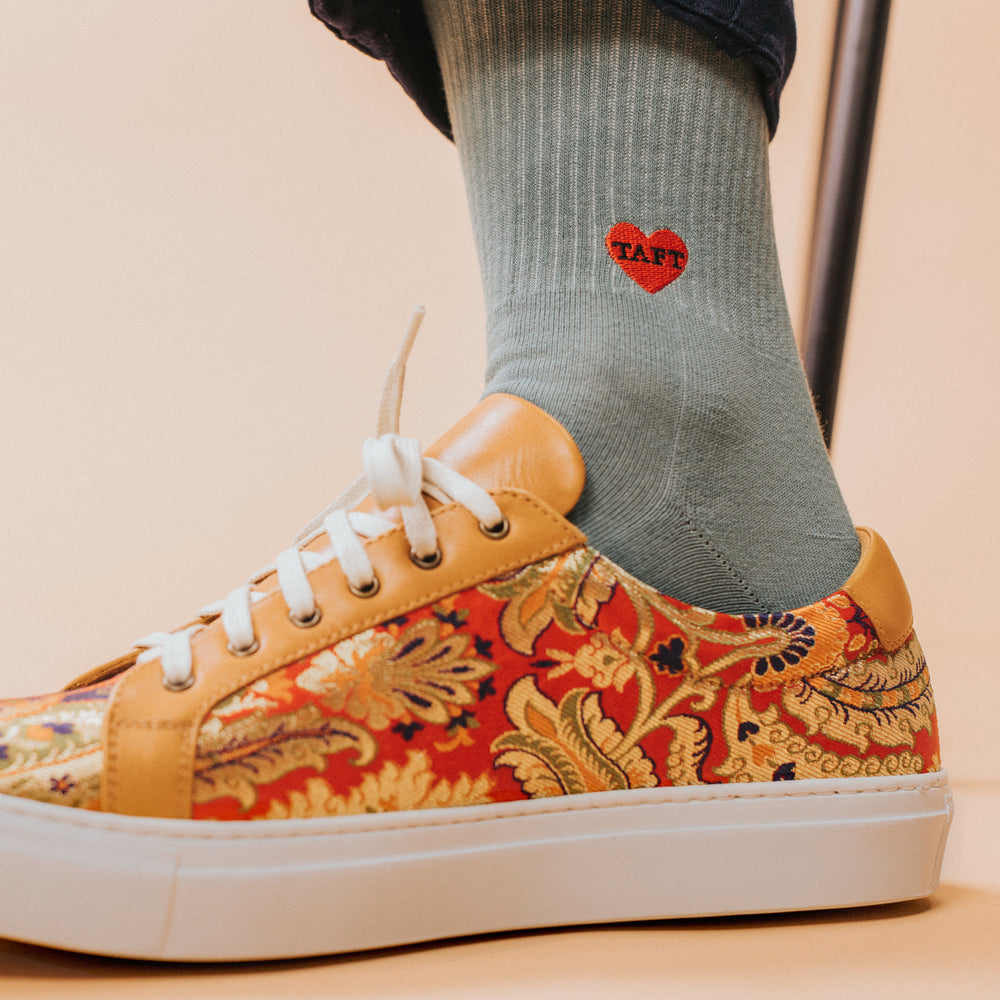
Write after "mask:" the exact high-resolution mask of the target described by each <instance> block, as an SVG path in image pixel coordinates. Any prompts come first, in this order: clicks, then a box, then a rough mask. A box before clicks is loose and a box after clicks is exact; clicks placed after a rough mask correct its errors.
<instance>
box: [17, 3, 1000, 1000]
mask: <svg viewBox="0 0 1000 1000" xmlns="http://www.w3.org/2000/svg"><path fill="white" fill-rule="evenodd" d="M834 8H835V5H834V4H833V3H832V0H826V2H823V0H800V4H799V12H798V13H799V24H800V55H799V62H798V66H797V68H796V72H795V73H794V74H793V77H792V83H791V85H790V87H789V89H788V90H787V91H786V96H785V101H784V108H783V121H782V126H781V129H780V130H779V134H778V138H777V139H776V140H775V142H774V143H773V146H772V173H773V181H774V188H775V197H776V216H777V225H778V233H779V241H780V246H781V251H782V259H783V262H784V266H785V277H786V284H787V287H788V295H789V301H790V305H791V308H792V314H793V317H798V316H799V315H801V311H802V304H803V303H802V298H803V294H802V293H803V288H802V284H803V281H802V279H803V276H804V260H805V247H806V240H807V237H808V228H809V222H810V215H811V206H812V193H813V185H814V179H815V170H816V159H817V154H818V148H819V135H820V126H821V121H822V108H823V102H824V100H825V86H826V78H827V66H828V60H829V48H830V42H831V32H832V23H833V13H834ZM998 29H1000V8H997V7H996V6H995V5H992V4H989V3H987V2H985V0H978V2H977V0H953V2H952V3H949V4H947V5H942V4H938V3H934V2H933V0H905V2H899V3H897V4H896V5H895V10H894V12H893V16H892V23H891V27H890V38H889V52H888V57H887V63H886V70H885V77H884V84H883V95H882V103H881V108H880V114H879V121H878V129H877V143H876V148H875V151H874V158H873V163H872V172H871V177H870V186H869V197H868V203H867V211H866V217H865V227H864V232H863V237H862V247H861V256H860V260H859V270H858V280H857V283H856V287H855V298H854V306H853V311H852V322H851V330H850V342H849V350H848V356H847V359H846V364H845V369H844V379H843V386H842V391H841V403H840V410H839V416H838V422H837V429H836V445H835V451H834V459H835V465H836V468H837V470H838V474H839V476H840V479H841V483H842V485H843V487H844V491H845V494H846V496H847V499H848V503H849V505H850V507H851V510H852V512H853V514H854V516H855V519H856V520H857V521H858V522H859V523H866V524H871V525H872V526H874V527H876V528H877V529H878V530H879V531H880V532H882V534H883V535H885V537H886V538H887V539H888V540H889V542H890V544H891V545H892V546H893V548H894V550H895V552H896V556H897V559H898V560H899V562H900V564H901V565H902V567H903V570H904V572H905V573H906V575H907V577H908V580H909V581H910V585H911V591H912V594H913V598H914V604H915V606H916V609H917V615H918V619H917V620H918V628H919V630H920V632H921V634H922V638H923V640H924V645H925V647H926V649H927V652H928V656H929V658H931V659H932V663H933V667H934V669H935V671H936V674H935V679H936V686H937V690H938V697H939V704H940V709H941V715H942V720H943V727H944V739H945V754H946V762H947V763H948V765H949V767H950V769H951V771H952V773H953V777H954V780H955V786H956V795H957V798H958V803H959V809H960V812H959V819H958V821H957V822H956V827H955V830H954V833H953V839H952V844H951V850H950V853H949V857H948V859H947V861H946V868H945V883H946V886H945V888H944V889H943V890H942V892H941V893H939V894H938V896H937V897H935V900H934V902H932V903H930V904H924V903H921V904H912V905H907V906H901V907H894V908H882V909H879V910H874V911H871V912H868V913H845V914H832V915H817V916H812V917H809V916H806V917H788V918H760V919H753V920H744V921H736V920H733V921H705V922H697V921H691V922H685V923H684V924H683V925H680V926H669V925H652V926H650V927H643V928H626V929H614V928H600V929H596V930H588V931H579V932H546V933H542V934H534V935H527V936H509V937H503V936H501V937H498V938H492V939H485V940H478V941H473V942H464V943H458V944H451V945H447V946H442V947H438V948H428V949H403V950H401V951H399V952H393V953H380V954H378V955H375V956H365V957H358V958H349V959H339V960H328V961H319V962H310V963H291V964H287V965H278V966H275V967H266V968H265V967H256V968H253V967H252V968H250V969H246V970H243V971H242V972H237V970H231V969H229V970H227V969H221V970H216V969H210V968H208V969H207V968H200V969H191V970H177V969H169V968H168V969H152V968H151V967H147V966H144V965H141V964H128V963H114V962H106V961H103V960H94V959H77V958H71V957H68V956H61V955H57V954H56V953H51V952H46V951H45V950H43V949H32V948H27V947H19V946H14V945H6V946H4V945H2V944H0V995H7V994H6V993H5V992H4V991H5V989H6V988H7V987H5V985H4V982H5V981H6V982H8V983H10V984H11V985H10V989H11V990H12V992H11V993H10V994H9V995H11V996H14V995H17V996H19V997H28V996H53V997H55V996H66V995H77V996H106V995H107V993H108V990H109V988H110V982H111V981H112V980H115V981H117V980H120V985H121V986H122V988H123V989H127V990H128V991H129V994H130V995H142V996H164V997H167V996H180V995H182V994H183V993H186V992H188V991H190V990H191V989H192V988H196V989H197V990H198V992H199V994H200V995H205V996H208V995H212V996H241V997H251V996H258V995H259V996H276V995H284V994H285V993H286V992H287V994H288V995H296V996H299V997H309V996H317V997H319V996H324V997H325V996H331V995H343V996H357V997H361V996H365V997H367V996H372V997H374V996H407V997H410V996H414V997H416V996H428V997H430V996H433V997H450V996H456V997H458V996H462V997H468V996H477V997H487V996H494V995H495V996H500V995H521V996H525V997H543V996H544V997H563V996H567V997H569V996H573V997H590V996H599V995H604V994H605V993H606V992H607V991H608V990H609V989H614V990H616V991H622V992H627V993H629V994H630V995H632V996H640V997H646V996H648V997H663V996H667V995H673V992H674V990H676V992H677V993H678V995H679V994H680V992H681V991H685V992H690V990H691V989H692V988H694V987H695V984H698V986H697V988H698V991H699V993H700V994H701V995H704V996H712V995H720V996H721V995H724V994H725V995H728V994H729V992H730V988H732V989H733V990H734V991H736V992H739V994H740V995H741V996H742V997H756V996H769V997H773V996H777V995H783V994H782V989H783V988H787V989H788V990H789V994H791V992H793V991H795V992H801V991H802V990H804V989H806V988H808V989H809V991H810V993H811V995H813V996H835V995H838V994H839V993H840V992H841V991H842V989H843V988H844V986H845V984H846V983H848V982H851V983H853V984H854V985H857V984H858V983H859V982H866V983H867V985H868V986H870V987H872V988H874V987H875V986H877V988H878V991H879V994H880V995H881V996H883V997H887V996H896V995H898V996H907V997H911V998H912V997H917V996H940V995H941V989H942V984H943V983H944V982H945V981H947V982H950V983H953V984H954V985H953V989H954V990H957V991H958V992H956V993H955V995H963V996H985V995H987V994H988V992H989V991H990V990H991V989H995V987H996V983H997V982H1000V965H998V962H997V959H996V953H997V947H998V945H1000V928H998V927H997V920H996V913H997V912H998V910H997V908H998V906H1000V891H998V890H1000V872H998V866H997V863H996V861H995V857H994V856H993V855H991V854H989V853H988V850H987V848H988V847H989V845H990V838H991V830H992V829H995V824H996V821H997V820H998V819H1000V792H998V789H1000V764H998V761H1000V755H998V754H997V752H996V749H995V742H994V740H995V736H994V734H995V731H996V725H995V722H994V717H993V709H994V706H995V704H996V699H997V697H998V696H1000V685H998V681H997V666H996V664H995V653H994V650H993V647H991V646H989V644H987V643H986V642H985V632H990V633H992V628H993V622H994V614H995V612H994V604H995V597H994V594H993V590H992V585H993V582H994V578H993V572H992V570H993V568H994V565H995V563H996V560H997V556H998V532H997V524H996V516H995V507H996V485H995V484H996V479H997V475H998V470H1000V460H998V454H997V447H996V430H995V428H996V426H997V423H998V418H1000V402H998V398H997V393H996V392H995V391H994V386H995V383H996V372H997V368H998V362H1000V357H998V348H997V337H996V317H997V315H998V313H1000V282H998V281H997V280H996V277H995V272H996V268H997V266H998V264H1000V243H998V240H1000V237H998V233H1000V203H998V198H997V195H996V183H997V176H998V166H1000V148H998V142H1000V138H998V137H1000V130H998V126H997V118H996V109H995V101H996V93H997V91H998V89H1000V87H998V83H1000V81H998V75H1000V69H998V64H997V62H996V60H995V58H994V53H993V51H992V47H991V45H990V41H989V40H990V39H991V38H993V37H995V34H996V32H997V30H998ZM0 94H2V95H3V99H2V103H0V331H2V333H0V337H2V345H3V346H2V353H0V414H2V426H3V427H4V433H3V435H2V436H0V468H2V469H3V470H4V474H3V476H2V477H0V525H2V531H0V553H2V559H3V561H4V567H5V572H4V573H3V574H2V576H0V628H2V630H3V636H4V656H3V658H2V660H0V682H2V689H3V690H4V691H5V692H6V693H8V694H11V695H14V694H27V693H33V692H36V691H40V690H46V689H51V688H53V687H56V686H60V685H61V684H62V683H64V682H65V681H66V680H67V679H69V677H71V676H72V675H74V674H75V673H77V672H79V671H81V670H82V669H84V668H86V667H88V666H90V665H92V664H93V663H96V662H98V661H101V660H103V659H106V658H109V657H111V656H114V655H116V654H117V653H118V652H120V651H121V650H122V649H124V648H127V647H128V646H129V645H130V644H131V642H132V641H133V640H135V639H136V638H138V637H139V636H141V635H144V634H145V633H147V632H149V631H152V630H154V629H159V628H168V627H172V626H174V625H176V624H179V623H180V622H182V621H184V620H186V619H187V618H188V617H189V615H190V613H191V612H192V611H193V610H194V609H196V608H197V607H199V606H200V605H201V604H203V603H205V602H207V601H209V600H212V599H214V598H216V597H219V596H222V595H223V594H224V593H225V592H226V591H227V590H229V589H230V588H231V587H232V586H234V585H236V584H237V583H239V582H240V581H241V580H242V579H244V578H245V577H246V576H247V575H248V574H249V573H250V572H252V571H253V570H255V569H256V568H258V567H259V566H260V565H262V564H264V563H266V562H268V561H269V560H270V559H271V558H272V557H273V555H274V554H275V553H276V552H277V551H278V550H280V549H281V548H283V547H285V546H286V545H287V544H288V543H289V542H290V540H291V539H292V538H293V537H294V535H295V533H296V532H297V530H298V528H299V527H300V526H301V524H302V523H304V522H305V521H306V520H308V518H309V517H310V516H311V515H312V514H313V513H315V511H316V510H317V509H319V508H320V507H322V506H323V505H324V504H325V503H326V502H328V500H329V499H331V498H332V496H333V495H334V494H335V493H337V492H339V490H340V488H341V487H342V485H344V484H345V483H346V481H347V480H348V479H349V478H353V476H354V475H355V473H356V471H357V468H358V457H359V448H360V443H361V440H362V439H363V438H364V437H365V436H366V435H367V434H368V433H371V432H372V430H373V428H374V419H375V408H376V404H377V395H378V392H379V389H380V387H381V383H382V377H383V373H384V370H385V368H386V366H387V364H388V362H389V360H390V358H391V356H392V354H393V353H394V351H395V348H396V344H397V342H398V339H399V337H400V335H401V333H402V330H403V328H404V326H405V323H406V320H407V317H408V314H409V311H410V308H411V307H412V305H413V304H414V303H415V302H418V301H419V302H425V303H426V305H427V306H428V311H429V315H428V319H427V321H426V323H425V326H424V332H423V334H422V336H421V339H420V341H418V345H417V348H416V351H415V356H414V359H413V361H412V364H411V366H410V373H409V382H408V394H407V396H406V401H405V403H404V407H403V423H404V432H406V433H409V434H416V435H418V436H420V437H421V438H422V439H423V440H424V441H430V440H432V439H433V438H434V437H436V436H437V435H438V434H439V433H440V432H441V431H442V430H444V429H445V428H446V427H448V426H449V425H450V424H451V423H452V422H453V420H454V419H455V418H456V417H457V416H459V415H460V414H462V413H463V412H464V411H465V410H466V409H467V408H468V407H469V406H470V405H471V404H472V403H473V402H474V401H475V399H476V398H477V397H478V394H479V391H480V388H481V378H482V375H481V372H482V367H483V358H484V352H483V345H482V342H481V335H480V330H481V327H482V303H481V298H480V292H479V284H478V275H477V270H476V263H475V250H474V247H473V243H472V238H471V232H470V228H469V224H468V221H467V218H466V214H465V204H464V194H463V191H462V180H461V175H460V172H459V169H458V164H457V160H456V157H455V153H454V150H453V149H452V148H451V146H450V145H449V144H448V143H447V142H445V141H444V140H443V139H441V138H440V137H439V136H438V135H437V133H436V132H435V131H434V130H433V129H432V128H431V127H430V126H429V125H427V124H426V123H425V122H424V120H423V119H422V118H421V117H420V116H419V115H418V114H417V113H416V112H415V111H414V109H413V108H412V107H411V105H410V104H409V102H408V100H407V99H406V98H405V97H404V96H403V95H402V94H401V92H400V91H399V90H398V88H397V87H396V86H395V84H393V82H392V81H391V79H390V78H389V77H388V75H387V73H386V72H385V70H384V69H383V67H381V66H380V65H378V64H376V63H374V62H372V61H371V60H369V59H367V58H366V57H364V56H362V55H360V54H359V53H357V52H355V51H353V50H350V49H348V47H346V46H344V45H342V44H340V43H338V42H337V41H336V39H335V38H334V37H333V36H332V35H331V34H329V33H328V32H327V31H326V30H325V29H324V28H323V27H322V26H321V25H320V24H319V23H318V22H315V21H313V20H312V19H311V18H310V17H309V15H308V12H307V10H306V4H305V0H298V2H295V3H285V4H274V3H269V2H266V0H243V2H241V3H239V4H237V3H235V2H233V0H216V2H213V3H204V2H199V0H176V2H175V3H173V4H171V5H169V7H165V6H164V5H163V4H154V3H152V2H149V0H139V2H136V0H132V2H128V3H126V2H124V0H91V2H89V3H86V4H80V3H70V2H69V0H49V2H45V3H35V4H27V3H11V2H7V3H5V4H3V5H2V6H0ZM984 630H985V631H984ZM706 863H708V862H706ZM817 863H822V860H821V859H817ZM728 955H737V956H738V959H737V960H731V959H729V958H727V956H728ZM790 956H794V958H795V962H794V965H793V968H792V970H791V971H789V966H788V964H787V963H786V962H785V961H784V959H785V958H787V957H790ZM4 977H6V979H5V978H4ZM192 979H194V980H195V981H196V982H192ZM962 984H964V985H962ZM990 984H992V985H990ZM713 990H714V991H715V992H713ZM984 991H986V992H984Z"/></svg>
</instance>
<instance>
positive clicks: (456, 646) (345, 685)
mask: <svg viewBox="0 0 1000 1000" xmlns="http://www.w3.org/2000/svg"><path fill="white" fill-rule="evenodd" d="M470 642H471V639H470V637H469V636H468V635H467V634H465V633H462V632H454V631H452V630H451V629H449V634H447V635H442V628H441V623H440V622H439V621H438V619H437V618H426V619H422V620H421V621H418V622H415V623H414V624H413V625H411V626H410V627H409V628H407V629H405V630H404V631H403V632H402V633H401V634H400V635H398V636H396V637H393V636H392V635H390V634H388V633H387V632H385V631H382V630H379V629H368V630H367V631H365V632H361V633H359V634H358V635H356V636H352V637H351V638H350V639H345V640H344V641H343V642H339V643H337V644H336V645H335V646H333V647H332V648H330V649H327V650H324V651H323V652H321V653H317V654H316V655H315V656H314V657H313V658H312V662H311V664H310V666H309V667H308V668H307V669H306V670H304V671H303V672H302V673H301V674H299V676H298V679H297V681H296V683H297V684H298V685H299V687H301V688H304V689H305V690H307V691H310V692H312V693H314V694H318V695H320V696H321V697H322V699H323V703H324V704H325V705H326V706H327V707H328V708H329V709H330V710H331V711H334V712H343V713H345V714H346V715H349V716H350V717H351V718H352V719H357V720H358V721H362V722H365V723H367V725H369V726H370V727H371V728H372V729H374V730H376V731H378V730H382V729H385V728H386V727H388V726H389V725H390V724H391V723H392V722H394V721H395V720H397V719H399V718H401V717H403V716H404V715H407V714H412V715H415V716H416V717H417V718H419V719H423V720H424V721H425V722H430V723H432V724H434V725H447V724H448V723H449V722H450V721H451V718H452V716H451V713H450V712H449V711H448V707H449V705H469V704H472V703H473V702H474V701H475V699H476V694H475V688H474V687H473V685H474V684H475V683H477V682H478V681H480V680H482V679H483V678H484V677H487V676H489V674H491V673H492V672H493V670H494V669H495V665H494V664H493V663H492V661H490V660H487V659H483V658H481V657H478V656H474V655H473V656H470V655H468V650H469V644H470Z"/></svg>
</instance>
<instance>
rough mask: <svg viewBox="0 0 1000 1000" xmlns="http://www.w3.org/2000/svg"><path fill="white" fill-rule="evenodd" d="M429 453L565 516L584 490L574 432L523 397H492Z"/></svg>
mask: <svg viewBox="0 0 1000 1000" xmlns="http://www.w3.org/2000/svg"><path fill="white" fill-rule="evenodd" d="M427 454H428V455H430V456H431V457H432V458H437V459H440V460H441V461H442V462H444V463H445V465H448V466H450V467H451V468H452V469H454V470H455V471H456V472H460V473H461V474H462V475H463V476H466V477H468V478H469V479H471V480H472V481H473V482H474V483H478V484H479V485H480V486H482V487H483V488H484V489H487V490H490V489H502V488H504V487H512V488H514V489H520V490H525V491H526V492H528V493H531V494H533V495H534V496H536V497H538V499H539V500H542V501H544V502H545V503H547V504H548V505H549V506H550V507H552V508H553V509H554V510H556V511H558V512H559V513H560V514H568V513H569V512H570V511H571V510H572V509H573V507H574V506H575V505H576V502H577V501H578V500H579V499H580V494H581V493H582V492H583V482H584V475H585V473H584V467H583V458H582V457H581V456H580V451H579V449H578V448H577V446H576V444H575V442H574V441H573V439H572V437H570V435H569V432H568V431H567V430H566V428H565V427H563V426H562V424H560V423H559V421H558V420H556V419H555V418H554V417H550V416H549V415H548V414H547V413H546V412H545V411H544V410H541V409H539V408H538V407H537V406H535V405H534V404H533V403H529V402H526V401H525V400H523V399H519V398H518V397H517V396H508V395H506V394H500V393H498V394H496V395H492V396H487V397H486V398H485V399H484V400H483V401H482V402H481V403H479V405H478V406H476V407H475V409H473V410H472V411H470V412H469V413H468V414H466V415H465V417H463V418H462V419H461V420H460V421H459V422H458V423H457V424H455V426H454V427H452V428H451V430H450V431H448V432H447V433H446V434H445V435H444V436H443V437H442V438H441V439H440V440H438V441H437V442H435V443H434V444H433V445H431V447H430V448H428V449H427Z"/></svg>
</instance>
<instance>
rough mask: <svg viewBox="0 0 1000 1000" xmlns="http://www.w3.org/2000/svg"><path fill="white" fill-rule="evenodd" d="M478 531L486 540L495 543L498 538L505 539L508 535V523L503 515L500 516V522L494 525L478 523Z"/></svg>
mask: <svg viewBox="0 0 1000 1000" xmlns="http://www.w3.org/2000/svg"><path fill="white" fill-rule="evenodd" d="M479 530H480V531H481V532H482V533H483V534H484V535H485V536H486V537H487V538H492V539H493V540H494V541H496V540H498V539H500V538H506V537H507V536H508V535H509V534H510V521H508V520H507V518H506V517H504V516H503V515H501V517H500V520H499V521H498V522H497V523H496V524H492V525H490V524H483V522H482V521H480V522H479Z"/></svg>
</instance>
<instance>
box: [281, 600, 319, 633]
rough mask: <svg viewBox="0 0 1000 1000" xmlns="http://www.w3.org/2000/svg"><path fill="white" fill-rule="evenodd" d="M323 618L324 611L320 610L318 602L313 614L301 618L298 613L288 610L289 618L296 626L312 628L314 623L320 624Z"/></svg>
mask: <svg viewBox="0 0 1000 1000" xmlns="http://www.w3.org/2000/svg"><path fill="white" fill-rule="evenodd" d="M322 618H323V612H322V611H321V610H320V607H319V605H318V604H317V605H316V606H315V607H314V608H313V609H312V614H310V615H307V616H306V617H305V618H299V616H298V615H296V614H293V613H292V612H291V611H289V612H288V620H289V621H290V622H291V623H292V624H293V625H294V626H295V627H296V628H312V627H313V626H314V625H318V624H319V623H320V620H321V619H322Z"/></svg>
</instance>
